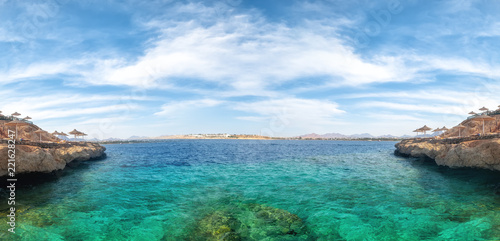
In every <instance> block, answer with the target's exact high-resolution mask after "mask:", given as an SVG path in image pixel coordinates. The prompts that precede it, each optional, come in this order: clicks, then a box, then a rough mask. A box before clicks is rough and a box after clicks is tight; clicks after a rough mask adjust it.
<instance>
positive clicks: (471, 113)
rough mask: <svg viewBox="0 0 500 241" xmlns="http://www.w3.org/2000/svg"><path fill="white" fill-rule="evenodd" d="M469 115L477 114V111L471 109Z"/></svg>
mask: <svg viewBox="0 0 500 241" xmlns="http://www.w3.org/2000/svg"><path fill="white" fill-rule="evenodd" d="M469 115H477V113H476V112H474V111H471V112H469Z"/></svg>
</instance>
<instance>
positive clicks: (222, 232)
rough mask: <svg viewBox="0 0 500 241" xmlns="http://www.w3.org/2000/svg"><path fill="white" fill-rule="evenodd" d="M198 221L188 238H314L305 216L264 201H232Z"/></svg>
mask: <svg viewBox="0 0 500 241" xmlns="http://www.w3.org/2000/svg"><path fill="white" fill-rule="evenodd" d="M223 209H224V210H217V211H215V212H212V213H210V214H208V215H206V216H204V217H203V218H202V219H201V220H200V221H198V222H197V223H196V225H195V227H194V228H193V231H192V233H191V235H190V236H189V238H188V239H187V240H192V241H198V240H227V241H235V240H280V241H287V240H314V239H313V238H312V237H313V236H312V234H310V233H309V232H308V229H307V227H306V225H305V223H304V222H303V221H302V219H301V218H300V217H299V216H297V215H296V214H293V213H290V212H288V211H286V210H283V209H279V208H275V207H271V206H266V205H262V204H242V203H239V204H236V205H235V204H230V205H228V206H226V207H224V208H223Z"/></svg>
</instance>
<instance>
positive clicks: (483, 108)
mask: <svg viewBox="0 0 500 241" xmlns="http://www.w3.org/2000/svg"><path fill="white" fill-rule="evenodd" d="M479 110H480V111H483V112H484V111H489V110H490V109H488V108H486V107H484V106H483V107H482V108H481V109H479Z"/></svg>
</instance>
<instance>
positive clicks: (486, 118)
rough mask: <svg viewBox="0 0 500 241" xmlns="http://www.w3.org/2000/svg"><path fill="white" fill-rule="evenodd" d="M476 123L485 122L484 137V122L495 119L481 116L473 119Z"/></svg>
mask: <svg viewBox="0 0 500 241" xmlns="http://www.w3.org/2000/svg"><path fill="white" fill-rule="evenodd" d="M472 120H474V121H482V122H483V135H484V122H485V121H492V120H495V118H494V117H491V116H488V115H480V116H478V117H474V118H472Z"/></svg>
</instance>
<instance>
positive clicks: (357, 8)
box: [0, 0, 500, 138]
mask: <svg viewBox="0 0 500 241" xmlns="http://www.w3.org/2000/svg"><path fill="white" fill-rule="evenodd" d="M499 12H500V3H499V2H497V1H493V0H490V1H478V0H470V1H467V0H453V1H448V0H446V1H443V0H436V1H424V0H387V1H369V0H360V1H357V0H350V1H346V0H322V1H319V0H318V1H316V0H302V1H298V0H297V1H295V0H272V1H271V0H251V1H250V0H213V1H175V0H163V1H162V0H153V1H132V0H120V1H101V0H81V1H74V0H38V1H31V2H30V1H14V0H0V23H1V24H0V48H1V50H2V51H1V55H0V94H1V96H2V98H0V110H1V111H3V113H4V114H10V113H12V112H14V111H18V112H20V113H21V114H23V115H29V116H31V117H33V119H34V121H35V123H36V124H38V125H39V126H41V127H42V128H44V129H46V130H48V131H54V130H58V131H70V130H72V129H73V128H76V129H79V130H82V131H85V132H87V133H89V134H90V135H91V136H92V137H96V138H108V137H121V138H125V137H129V136H132V135H138V136H159V135H170V134H189V133H249V134H264V135H271V136H294V135H300V134H306V133H312V132H315V133H319V134H323V133H330V132H339V133H343V134H356V133H364V132H368V133H371V134H374V135H383V134H393V135H404V134H413V133H412V132H411V131H412V130H413V129H415V128H418V127H420V126H423V125H424V124H426V125H428V126H431V127H434V128H435V127H440V126H443V125H446V126H448V127H451V126H454V125H457V124H458V123H459V122H460V121H461V120H462V119H464V118H465V117H467V113H468V112H469V111H472V110H477V109H479V108H480V107H482V106H486V107H488V108H490V109H493V108H497V106H498V105H499V104H500V95H498V92H499V91H500V83H499V78H500V15H499V14H498V13H499Z"/></svg>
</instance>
